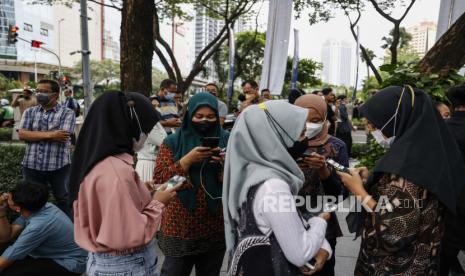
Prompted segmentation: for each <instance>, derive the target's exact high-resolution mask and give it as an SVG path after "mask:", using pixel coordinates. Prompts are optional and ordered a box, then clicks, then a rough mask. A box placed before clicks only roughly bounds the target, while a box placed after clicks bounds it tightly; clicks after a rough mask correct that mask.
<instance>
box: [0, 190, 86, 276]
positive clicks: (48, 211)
mask: <svg viewBox="0 0 465 276" xmlns="http://www.w3.org/2000/svg"><path fill="white" fill-rule="evenodd" d="M47 199H48V188H47V186H45V185H41V184H37V183H32V182H27V181H23V182H21V183H19V184H18V185H17V186H16V187H15V188H14V189H13V191H11V193H4V194H3V195H1V196H0V242H3V243H10V242H12V241H14V240H15V239H16V241H15V242H14V243H13V244H11V245H10V246H9V247H8V248H6V250H5V251H4V252H3V254H2V256H1V257H0V274H1V275H15V276H20V275H29V276H30V275H61V276H66V275H80V274H82V273H84V271H85V269H86V259H87V253H86V252H85V251H84V250H82V249H81V248H79V247H78V245H77V244H76V243H75V242H74V227H73V223H72V222H71V220H70V219H69V218H68V217H67V216H66V215H65V213H63V212H62V211H61V210H60V209H58V207H56V206H55V205H53V204H52V203H47ZM8 207H9V208H10V209H12V210H13V211H15V212H18V213H20V214H21V216H20V217H19V218H18V219H16V220H15V221H14V222H13V224H10V223H9V221H8V218H7V215H6V211H7V208H8Z"/></svg>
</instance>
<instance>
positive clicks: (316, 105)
mask: <svg viewBox="0 0 465 276" xmlns="http://www.w3.org/2000/svg"><path fill="white" fill-rule="evenodd" d="M294 104H295V105H296V106H300V107H303V108H307V109H310V108H312V109H314V110H316V112H318V114H319V115H320V116H321V118H324V119H325V122H324V126H323V129H322V130H321V132H320V133H319V134H318V135H317V136H315V138H313V139H311V140H310V141H309V143H308V144H309V146H311V147H318V146H322V145H324V144H326V142H327V141H328V139H329V137H330V135H329V134H328V128H329V124H328V121H327V120H326V116H327V114H328V105H327V104H326V102H325V101H324V100H323V98H322V97H321V96H318V95H314V94H306V95H303V96H300V97H298V98H297V100H296V101H295V103H294Z"/></svg>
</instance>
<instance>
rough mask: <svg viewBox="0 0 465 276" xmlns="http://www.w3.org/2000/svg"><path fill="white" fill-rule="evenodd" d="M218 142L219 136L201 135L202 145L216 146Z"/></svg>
mask: <svg viewBox="0 0 465 276" xmlns="http://www.w3.org/2000/svg"><path fill="white" fill-rule="evenodd" d="M219 144H220V137H203V139H202V147H207V148H212V149H213V148H217V147H218V145H219Z"/></svg>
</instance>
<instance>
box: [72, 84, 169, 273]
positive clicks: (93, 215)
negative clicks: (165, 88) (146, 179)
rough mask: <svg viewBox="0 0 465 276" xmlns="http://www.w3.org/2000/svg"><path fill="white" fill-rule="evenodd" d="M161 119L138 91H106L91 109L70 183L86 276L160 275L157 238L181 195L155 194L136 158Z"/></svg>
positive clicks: (76, 228)
mask: <svg viewBox="0 0 465 276" xmlns="http://www.w3.org/2000/svg"><path fill="white" fill-rule="evenodd" d="M158 120H159V115H158V112H157V111H156V110H155V109H154V108H153V107H152V105H151V103H150V101H149V100H148V99H147V98H145V97H144V96H143V95H141V94H139V93H122V92H107V93H105V94H103V95H101V96H100V97H98V98H97V99H96V100H95V102H94V103H93V104H92V107H91V108H90V110H89V113H88V115H87V117H86V120H85V121H84V125H83V127H82V130H81V132H80V135H79V139H78V141H77V145H76V149H75V153H74V159H73V163H72V169H71V179H70V194H71V200H73V201H74V203H73V205H74V206H73V207H74V236H75V240H76V243H77V244H78V245H79V246H80V247H81V248H83V249H85V250H87V251H88V252H89V258H88V264H87V275H97V272H98V273H101V274H105V275H107V274H108V275H110V274H111V275H116V274H118V275H119V274H126V273H127V272H132V273H134V275H136V274H137V275H155V269H156V262H157V261H156V259H157V258H156V253H155V243H154V241H153V237H154V235H155V233H156V231H157V229H158V226H159V223H160V220H161V213H162V210H163V207H164V205H165V204H167V203H168V202H169V201H170V200H171V198H173V197H174V196H175V195H176V192H175V191H174V190H170V189H166V188H164V187H163V188H162V189H161V190H159V191H158V192H156V193H155V194H154V195H153V196H151V195H150V192H149V190H148V189H147V187H146V185H145V184H144V183H142V182H141V181H140V180H139V177H138V175H137V173H136V172H135V170H134V167H133V165H134V160H133V154H134V151H136V150H137V149H138V148H139V147H141V146H142V145H143V144H144V142H145V139H146V137H147V135H148V134H149V133H150V131H151V130H152V128H153V127H154V126H155V124H156V123H157V122H158ZM141 260H142V261H141ZM99 275H100V274H99Z"/></svg>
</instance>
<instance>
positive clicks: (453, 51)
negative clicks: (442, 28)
mask: <svg viewBox="0 0 465 276" xmlns="http://www.w3.org/2000/svg"><path fill="white" fill-rule="evenodd" d="M463 65H465V13H464V14H462V16H460V17H459V19H457V21H456V22H455V23H454V24H453V25H452V26H451V27H450V28H449V30H448V31H447V32H446V33H445V34H444V35H442V37H441V38H440V39H439V40H438V42H436V44H434V46H433V48H431V50H429V51H428V53H426V55H425V56H424V57H423V59H422V60H421V61H420V64H419V65H418V68H419V71H420V73H422V74H424V75H428V74H440V75H443V76H444V75H447V74H449V71H450V70H453V69H460V68H462V66H463Z"/></svg>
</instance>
